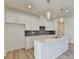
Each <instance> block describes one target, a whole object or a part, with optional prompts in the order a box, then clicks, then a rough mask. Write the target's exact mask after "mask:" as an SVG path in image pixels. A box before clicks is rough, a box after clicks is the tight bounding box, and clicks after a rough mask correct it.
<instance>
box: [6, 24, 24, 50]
mask: <svg viewBox="0 0 79 59" xmlns="http://www.w3.org/2000/svg"><path fill="white" fill-rule="evenodd" d="M5 27H6V28H5V34H6V35H5V45H6V46H5V47H6V51H11V50H16V49H21V48H25V36H24V30H25V25H24V24H12V23H7V24H6V25H5Z"/></svg>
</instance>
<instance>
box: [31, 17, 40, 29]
mask: <svg viewBox="0 0 79 59" xmlns="http://www.w3.org/2000/svg"><path fill="white" fill-rule="evenodd" d="M30 29H31V30H39V20H38V19H36V18H35V19H34V20H33V21H32V22H31V24H30Z"/></svg>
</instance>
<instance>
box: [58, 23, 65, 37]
mask: <svg viewBox="0 0 79 59" xmlns="http://www.w3.org/2000/svg"><path fill="white" fill-rule="evenodd" d="M57 35H58V36H63V35H64V23H60V22H58V23H57Z"/></svg>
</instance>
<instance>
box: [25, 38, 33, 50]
mask: <svg viewBox="0 0 79 59" xmlns="http://www.w3.org/2000/svg"><path fill="white" fill-rule="evenodd" d="M31 48H34V38H33V37H26V49H31Z"/></svg>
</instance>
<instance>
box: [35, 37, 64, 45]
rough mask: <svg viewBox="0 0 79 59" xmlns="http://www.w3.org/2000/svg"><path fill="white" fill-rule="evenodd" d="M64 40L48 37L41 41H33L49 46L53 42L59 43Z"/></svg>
mask: <svg viewBox="0 0 79 59" xmlns="http://www.w3.org/2000/svg"><path fill="white" fill-rule="evenodd" d="M64 38H65V37H60V38H56V37H49V38H41V39H38V40H35V41H38V42H40V43H42V44H49V43H55V42H58V41H61V40H63V39H64Z"/></svg>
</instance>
